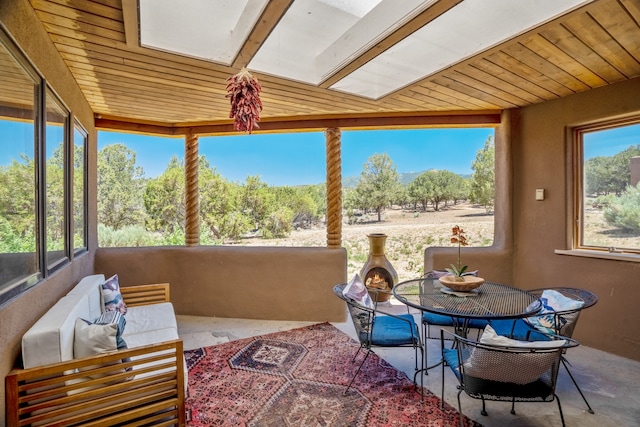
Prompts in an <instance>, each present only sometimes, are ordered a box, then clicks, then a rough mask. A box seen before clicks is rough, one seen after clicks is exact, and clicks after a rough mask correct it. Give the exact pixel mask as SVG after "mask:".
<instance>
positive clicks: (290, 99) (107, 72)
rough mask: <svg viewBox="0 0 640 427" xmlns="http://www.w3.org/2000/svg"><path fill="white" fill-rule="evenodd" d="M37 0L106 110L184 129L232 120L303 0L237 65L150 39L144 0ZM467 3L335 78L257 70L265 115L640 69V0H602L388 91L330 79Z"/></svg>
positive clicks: (500, 91) (275, 16)
mask: <svg viewBox="0 0 640 427" xmlns="http://www.w3.org/2000/svg"><path fill="white" fill-rule="evenodd" d="M30 2H31V4H32V5H33V7H34V10H35V11H36V15H37V16H38V18H39V19H40V20H41V21H42V22H43V25H44V26H45V29H46V30H47V31H48V32H49V34H50V36H51V39H52V41H53V43H54V45H55V46H56V48H57V49H58V50H59V51H60V53H61V55H62V57H63V59H64V61H65V63H66V64H67V66H68V67H69V69H70V71H71V73H72V74H73V76H74V77H75V78H76V80H77V81H78V84H79V86H80V88H81V90H82V91H83V93H84V94H85V96H86V98H87V100H88V101H89V103H90V105H91V106H92V108H93V109H94V112H95V113H97V114H102V115H104V116H105V117H110V118H111V119H118V120H117V122H118V123H122V121H123V120H124V121H126V120H131V121H132V122H134V123H133V125H132V126H134V127H135V126H137V125H138V124H147V125H148V126H157V125H162V124H163V123H164V124H167V126H172V127H173V130H171V131H170V133H171V132H173V133H174V132H176V130H175V129H177V128H180V129H183V127H184V126H186V125H189V126H197V125H198V124H199V123H200V122H202V123H205V122H206V124H208V125H211V126H218V127H215V129H216V132H217V131H220V129H223V128H225V127H229V129H231V127H230V122H231V121H230V120H229V118H228V111H229V101H228V99H227V98H226V97H225V95H226V79H227V78H228V77H229V76H230V75H232V74H235V73H236V72H237V69H238V68H239V67H241V66H242V65H245V64H246V62H247V61H248V59H250V58H251V57H252V56H253V55H254V54H255V52H256V50H257V49H258V48H259V47H260V46H261V45H262V43H263V41H264V39H265V38H266V37H267V36H268V34H269V33H270V32H271V30H272V29H273V28H274V26H275V25H277V22H278V21H279V20H280V18H281V17H282V16H283V14H284V13H285V11H286V10H287V8H288V7H289V6H290V5H291V3H292V0H273V1H270V2H269V3H268V5H267V6H266V7H265V9H264V10H263V12H262V15H261V17H260V19H258V21H257V23H256V24H255V25H254V28H253V29H252V32H251V33H250V36H249V37H248V39H247V40H246V41H245V44H244V45H243V48H242V49H241V52H240V54H239V55H238V56H237V58H236V61H235V62H234V64H233V67H228V66H225V65H223V64H219V63H213V62H209V61H204V60H200V59H196V58H192V57H187V56H180V55H175V54H171V53H168V52H163V51H160V50H155V49H148V48H143V47H140V46H139V45H138V29H137V19H138V17H137V16H138V14H137V1H136V0H92V1H86V0H51V1H45V0H30ZM459 2H460V0H440V1H438V2H436V3H435V4H434V5H432V6H431V8H430V9H429V10H427V11H425V12H422V14H419V15H418V16H417V17H415V18H413V20H408V22H407V23H405V25H404V26H403V27H401V28H399V29H397V30H396V31H395V32H394V33H392V34H391V35H389V36H388V37H387V38H385V39H383V40H382V41H380V42H379V43H375V42H372V47H371V48H370V49H369V50H367V51H366V52H361V54H360V56H358V57H356V58H352V59H353V61H354V62H351V63H348V64H343V65H344V66H343V67H342V68H341V69H340V70H339V71H338V72H337V74H335V75H334V76H332V77H331V78H330V79H329V80H327V81H325V82H324V86H325V87H318V86H314V85H310V84H306V83H302V82H298V81H292V80H289V79H285V78H281V77H277V76H272V75H261V74H260V73H254V75H256V76H257V77H258V78H259V80H260V82H261V84H262V86H263V92H262V94H261V99H262V100H263V103H264V110H263V112H262V113H263V114H262V121H261V124H262V122H263V123H269V125H268V126H269V127H270V129H271V127H273V126H277V125H282V124H283V123H285V122H287V123H288V120H289V119H290V120H291V121H295V120H306V119H307V118H309V120H306V121H304V123H306V124H308V125H314V126H315V125H319V124H327V123H337V122H338V121H337V120H338V119H346V118H348V117H355V118H357V119H358V120H362V119H363V118H364V117H365V116H366V115H369V114H373V115H374V116H371V117H374V118H377V119H380V118H381V117H384V116H393V115H395V114H399V115H405V116H408V117H410V116H412V115H415V114H416V112H417V111H418V112H420V111H422V112H427V113H432V114H434V113H439V112H443V113H446V112H452V111H459V112H460V113H467V114H469V113H473V112H474V111H484V110H486V109H502V108H517V107H523V106H527V105H531V104H535V103H538V102H543V101H547V100H553V99H556V98H558V97H562V96H567V95H570V94H573V93H578V92H582V91H586V90H590V89H592V88H596V87H599V86H604V85H607V84H610V83H613V82H617V81H621V80H625V79H630V78H638V77H639V76H640V0H594V1H593V2H591V3H588V4H586V5H583V6H580V7H579V8H577V9H576V10H574V11H572V12H570V13H568V14H566V15H565V16H559V17H557V18H555V19H553V20H551V21H549V22H547V23H544V24H542V25H541V26H539V27H538V28H534V29H530V30H529V31H527V32H526V33H523V34H521V35H519V36H517V37H515V38H514V39H512V40H510V41H507V42H505V43H503V44H501V45H498V46H493V47H491V48H490V49H488V50H486V51H485V52H482V53H479V54H478V55H476V56H473V57H469V58H466V59H464V60H463V61H461V62H460V63H458V64H454V65H452V66H451V67H449V68H447V69H445V70H442V71H440V72H438V73H436V74H434V75H433V76H430V77H427V78H425V79H423V80H420V81H417V82H414V83H412V84H410V85H408V86H407V87H405V88H402V89H399V90H398V91H396V92H393V93H391V94H389V95H387V96H385V97H384V98H382V99H379V100H371V99H367V98H363V97H359V96H355V95H351V94H347V93H342V92H337V91H333V90H330V89H328V88H327V87H328V86H330V85H331V84H332V83H333V82H335V81H337V80H338V79H340V78H342V77H343V76H345V75H347V74H348V73H350V72H351V71H353V70H355V69H356V68H357V67H359V66H360V65H362V64H364V63H366V62H367V61H369V60H371V58H374V57H375V56H377V55H378V54H380V53H381V52H383V51H384V50H386V49H388V47H389V46H391V45H393V43H395V42H396V41H398V40H402V39H403V38H405V37H406V36H407V35H409V34H412V33H413V32H414V31H415V30H416V29H418V28H420V27H421V26H422V25H423V24H424V23H426V22H429V21H430V20H432V19H434V18H435V17H437V16H439V15H440V14H441V13H443V12H444V11H445V10H448V9H449V8H451V7H453V6H454V5H455V4H457V3H459ZM132 23H133V24H136V25H135V28H133V26H132ZM125 28H126V29H125ZM132 28H133V29H132ZM3 76H4V74H3V70H2V69H1V64H0V78H2V77H3ZM3 96H5V97H9V96H12V95H11V94H3ZM7 102H8V100H7ZM366 117H368V120H369V119H371V120H373V119H372V118H371V117H369V116H366ZM284 118H289V119H286V120H285V119H284ZM430 120H431V119H430ZM457 120H459V119H457ZM356 122H357V121H356ZM341 123H346V122H341ZM359 123H361V122H359ZM287 126H292V127H295V128H296V129H300V125H299V124H296V125H292V124H288V125H287ZM272 130H275V129H272Z"/></svg>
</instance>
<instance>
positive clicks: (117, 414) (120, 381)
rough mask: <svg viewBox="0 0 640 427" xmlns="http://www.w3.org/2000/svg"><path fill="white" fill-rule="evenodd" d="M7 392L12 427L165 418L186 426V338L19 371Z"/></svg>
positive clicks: (7, 385) (7, 384)
mask: <svg viewBox="0 0 640 427" xmlns="http://www.w3.org/2000/svg"><path fill="white" fill-rule="evenodd" d="M129 367H130V368H131V370H130V371H125V369H124V368H129ZM5 392H6V411H7V412H6V414H7V415H6V417H7V418H6V419H7V425H11V426H14V425H15V426H18V425H34V424H35V425H39V424H47V425H49V424H48V422H51V423H53V424H55V425H71V424H73V425H76V423H80V424H83V425H84V424H91V425H121V424H128V422H131V423H132V424H131V425H133V424H136V423H137V422H139V421H140V420H145V422H147V421H148V422H152V421H153V420H161V419H165V420H169V419H170V420H173V421H174V423H176V424H178V425H180V426H184V425H185V406H184V395H185V369H184V356H183V347H182V340H174V341H166V342H162V343H158V344H153V345H148V346H143V347H136V348H132V349H127V350H122V351H115V352H111V353H107V354H99V355H95V356H89V357H85V358H80V359H73V360H70V361H67V362H61V363H55V364H50V365H45V366H39V367H35V368H29V369H14V370H12V371H11V372H9V374H8V375H7V377H6V379H5ZM53 424H52V425H53ZM136 425H137V424H136ZM172 425H173V423H172Z"/></svg>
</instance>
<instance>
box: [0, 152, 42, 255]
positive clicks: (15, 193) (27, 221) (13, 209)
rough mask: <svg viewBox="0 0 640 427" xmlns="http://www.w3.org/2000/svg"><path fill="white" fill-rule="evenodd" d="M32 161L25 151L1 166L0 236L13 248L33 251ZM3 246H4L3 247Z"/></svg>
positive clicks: (34, 214) (34, 223) (34, 224)
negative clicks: (17, 157) (0, 224)
mask: <svg viewBox="0 0 640 427" xmlns="http://www.w3.org/2000/svg"><path fill="white" fill-rule="evenodd" d="M35 188H36V185H35V162H34V160H33V159H32V158H30V157H28V156H27V155H25V154H22V155H20V161H18V160H13V161H12V162H11V163H10V164H9V165H7V166H0V221H1V222H2V226H1V228H0V237H1V238H2V240H3V243H4V245H6V247H7V248H11V249H12V250H7V251H6V252H35V250H36V235H35V227H36V199H35ZM4 245H3V247H5V246H4Z"/></svg>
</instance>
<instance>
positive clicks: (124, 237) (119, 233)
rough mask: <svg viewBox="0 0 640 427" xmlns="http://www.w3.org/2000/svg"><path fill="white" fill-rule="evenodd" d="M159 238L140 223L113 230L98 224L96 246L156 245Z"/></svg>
mask: <svg viewBox="0 0 640 427" xmlns="http://www.w3.org/2000/svg"><path fill="white" fill-rule="evenodd" d="M159 244H161V243H160V239H159V238H158V237H157V236H156V235H154V234H152V233H150V232H149V231H147V230H146V229H145V228H144V227H142V226H140V225H130V226H127V227H123V228H121V229H119V230H114V229H113V228H112V227H108V226H106V225H104V224H98V246H100V247H111V248H117V247H119V248H124V247H136V246H157V245H159Z"/></svg>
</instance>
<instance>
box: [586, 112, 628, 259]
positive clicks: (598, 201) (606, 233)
mask: <svg viewBox="0 0 640 427" xmlns="http://www.w3.org/2000/svg"><path fill="white" fill-rule="evenodd" d="M575 141H576V150H575V152H576V153H577V155H576V157H577V160H578V164H579V168H578V176H577V177H576V195H577V196H578V197H577V198H576V199H577V200H576V212H577V218H576V219H577V221H576V226H575V232H574V236H575V237H574V241H575V243H574V248H576V249H591V250H600V251H608V252H611V253H625V252H626V253H640V117H637V118H635V119H632V120H625V121H617V122H607V123H599V124H597V125H591V126H584V127H580V128H577V129H576V130H575Z"/></svg>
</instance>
